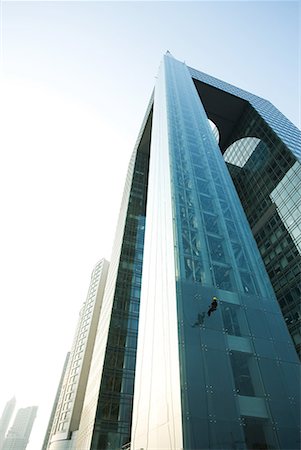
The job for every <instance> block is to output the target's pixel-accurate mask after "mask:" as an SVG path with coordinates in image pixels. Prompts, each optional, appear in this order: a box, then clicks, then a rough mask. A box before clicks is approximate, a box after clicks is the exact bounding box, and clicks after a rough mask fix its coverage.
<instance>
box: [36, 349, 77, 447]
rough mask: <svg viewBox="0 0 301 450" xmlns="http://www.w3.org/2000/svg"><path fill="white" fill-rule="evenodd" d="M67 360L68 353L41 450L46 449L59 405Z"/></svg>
mask: <svg viewBox="0 0 301 450" xmlns="http://www.w3.org/2000/svg"><path fill="white" fill-rule="evenodd" d="M69 358H70V352H68V353H67V355H66V358H65V361H64V365H63V370H62V373H61V377H60V381H59V385H58V387H57V390H56V395H55V399H54V402H53V406H52V410H51V414H50V418H49V422H48V427H47V430H46V433H45V437H44V442H43V446H42V450H46V449H47V447H48V443H49V439H50V434H51V429H52V427H53V421H54V418H55V414H56V411H57V407H58V403H59V400H60V395H61V391H62V388H63V382H64V379H65V375H66V370H67V367H68V361H69Z"/></svg>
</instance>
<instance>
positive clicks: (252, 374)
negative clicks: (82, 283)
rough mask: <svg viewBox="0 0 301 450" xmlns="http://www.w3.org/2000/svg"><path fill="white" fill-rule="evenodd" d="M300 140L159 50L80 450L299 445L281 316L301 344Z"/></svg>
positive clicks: (255, 104)
mask: <svg viewBox="0 0 301 450" xmlns="http://www.w3.org/2000/svg"><path fill="white" fill-rule="evenodd" d="M208 119H209V120H210V121H211V122H212V123H213V124H215V126H216V128H214V126H213V125H212V126H211V125H210V123H209V120H208ZM217 136H218V137H219V139H218V142H219V144H217ZM300 136H301V134H300V131H299V130H298V129H297V128H296V127H295V126H294V125H293V124H292V123H290V121H289V120H288V119H286V118H285V117H284V116H283V115H282V114H281V113H280V112H279V111H278V110H277V109H276V108H275V107H274V106H273V105H271V104H270V103H269V102H268V101H266V100H264V99H261V98H259V97H257V96H255V95H253V94H250V93H248V92H246V91H243V90H241V89H239V88H236V87H234V86H231V85H229V84H227V83H224V82H222V81H220V80H217V79H216V78H214V77H211V76H209V75H206V74H204V73H202V72H199V71H197V70H195V69H192V68H189V67H187V66H186V65H185V64H184V63H182V62H179V61H177V60H175V59H174V58H173V57H172V56H171V55H170V54H169V53H167V54H166V55H165V56H164V59H163V62H162V64H161V67H160V71H159V74H158V77H157V80H156V86H155V89H154V93H153V95H152V97H151V101H150V103H149V105H148V108H147V112H146V115H145V118H144V121H143V124H142V128H141V131H140V133H139V136H138V140H137V143H136V146H135V149H134V152H133V155H132V158H131V161H130V165H129V170H128V175H127V179H126V185H125V190H124V195H123V199H122V205H121V211H120V216H119V221H118V225H117V232H116V239H115V242H114V247H113V252H112V259H111V264H110V268H109V271H108V277H107V282H106V288H105V292H104V298H103V304H102V309H101V313H100V318H99V326H98V329H97V334H96V338H95V346H94V352H93V357H92V361H91V368H90V373H89V377H88V382H87V388H86V393H85V398H84V402H83V409H82V414H81V420H80V423H79V429H78V431H77V443H76V448H77V449H80V450H82V449H85V450H86V449H90V450H108V449H121V448H122V447H123V446H126V447H128V448H131V449H132V450H137V449H143V450H150V449H152V450H154V449H164V450H167V449H169V450H176V449H186V450H188V449H189V450H192V449H194V450H199V449H241V450H247V449H278V450H280V449H298V448H299V446H300V441H299V431H298V428H299V424H300V414H299V412H300V389H299V368H300V365H299V360H298V357H297V353H296V350H295V347H294V344H293V341H292V338H291V336H290V334H289V332H288V328H287V325H288V326H289V327H290V331H291V333H292V336H293V339H294V342H295V344H296V345H299V343H300V334H299V331H298V328H297V327H296V324H297V323H298V320H299V317H300V316H298V311H296V307H297V296H298V293H300V290H299V289H300V286H298V282H299V281H300V278H299V275H300V274H299V272H298V270H299V269H298V263H299V262H300V238H301V233H300V196H299V195H298V183H299V182H300V161H301V148H300ZM231 177H232V178H233V180H232V178H231ZM235 186H236V188H235ZM254 237H255V239H256V240H257V243H256V240H255V239H254ZM262 258H263V259H262ZM268 274H269V275H270V277H269V276H268ZM272 284H273V285H274V289H273V286H272ZM274 290H275V291H276V293H277V295H278V300H279V303H278V301H277V298H276V296H275V292H274ZM279 304H280V305H281V307H283V312H284V314H285V318H286V319H287V315H288V311H290V314H291V316H290V317H293V320H291V321H290V319H289V320H284V317H283V315H282V312H281V309H280V306H279ZM295 313H296V314H295ZM286 323H287V325H286Z"/></svg>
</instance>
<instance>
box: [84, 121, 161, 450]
mask: <svg viewBox="0 0 301 450" xmlns="http://www.w3.org/2000/svg"><path fill="white" fill-rule="evenodd" d="M151 122H152V114H150V116H149V118H148V122H147V124H146V127H145V130H144V133H143V135H142V139H141V142H140V145H139V147H138V150H137V156H136V160H135V165H134V175H133V179H132V185H131V190H130V197H129V204H128V209H127V217H126V222H125V228H124V234H123V241H122V248H121V254H120V259H119V267H118V274H117V280H116V286H115V294H114V301H113V309H112V315H111V321H110V328H109V335H108V340H107V347H106V354H105V360H104V367H103V374H102V379H101V386H100V393H99V398H98V406H97V412H96V418H95V425H94V431H93V437H92V444H91V449H93V450H105V449H120V448H121V447H122V446H123V445H124V444H125V443H128V442H129V441H130V434H131V420H132V419H131V417H132V404H133V389H134V376H135V363H136V349H137V334H138V320H139V302H140V288H141V274H142V260H143V243H144V228H145V213H146V202H147V179H148V166H149V145H150V133H151Z"/></svg>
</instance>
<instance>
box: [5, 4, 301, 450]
mask: <svg viewBox="0 0 301 450" xmlns="http://www.w3.org/2000/svg"><path fill="white" fill-rule="evenodd" d="M0 14H1V17H0V25H1V30H0V44H1V46H0V50H1V60H0V62H1V65H0V81H1V84H0V157H1V165H0V192H1V217H2V218H1V222H0V249H1V251H0V270H1V283H0V299H1V300H0V301H1V303H0V305H1V306H0V343H1V344H0V351H1V371H0V415H1V412H2V408H3V407H4V405H5V403H6V401H8V400H9V399H10V398H11V397H12V396H13V395H15V396H16V398H17V407H18V408H19V407H26V406H30V405H38V406H39V411H38V415H37V419H36V421H35V424H34V428H33V431H32V435H31V439H30V443H29V445H28V450H40V449H41V445H42V441H43V438H44V434H45V431H46V427H47V422H48V418H49V415H50V412H51V407H52V402H53V400H54V397H55V392H56V388H57V384H58V381H59V378H60V373H61V370H62V367H63V363H64V359H65V355H66V353H67V351H68V350H69V349H70V347H71V344H72V339H73V335H74V331H75V326H76V322H77V319H78V313H79V309H80V307H81V305H82V303H83V302H84V301H85V298H86V295H87V291H88V287H89V281H90V275H91V272H92V269H93V267H94V265H95V264H96V263H97V261H98V260H99V259H101V258H102V257H105V258H106V259H108V260H109V259H110V255H111V248H112V243H113V238H114V232H115V228H116V223H117V217H118V212H119V208H120V201H121V196H122V191H123V185H124V181H125V176H126V171H127V165H128V162H129V158H130V155H131V152H132V150H133V147H134V144H135V140H136V137H137V136H138V132H139V128H140V125H141V123H142V119H143V116H144V113H145V110H146V106H147V103H148V100H149V98H150V95H151V92H152V89H153V86H154V83H155V77H156V74H157V71H158V67H159V64H160V61H161V59H162V55H163V54H164V53H165V52H166V51H167V50H169V51H170V52H171V53H172V54H173V56H174V57H175V58H177V59H179V60H181V61H185V62H186V64H187V65H189V66H192V67H194V68H196V69H199V70H201V71H203V72H206V73H208V74H210V75H213V76H216V77H218V78H221V79H222V80H224V81H227V82H229V83H232V84H234V85H237V86H238V87H241V88H243V89H246V90H248V91H250V92H252V93H254V94H257V95H259V96H262V97H264V98H266V99H268V100H270V101H271V102H272V103H273V104H274V105H275V106H276V107H277V108H278V109H280V111H281V112H283V113H284V114H285V115H286V116H287V117H288V118H289V119H290V120H291V121H292V122H293V123H294V124H295V125H297V126H299V127H300V85H301V82H300V81H301V80H300V66H298V64H299V61H300V60H301V58H300V53H301V52H300V22H301V20H300V4H299V2H289V1H277V2H273V1H261V2H254V1H248V2H245V1H240V2H228V1H221V2H217V1H210V2H204V1H195V2H186V1H185V2H180V1H177V2H171V1H160V2H152V1H149V2H142V1H137V2H127V1H122V2H115V1H111V2H103V1H92V2H89V1H77V2H72V1H67V2H62V1H53V2H38V1H32V2H26V1H20V2H16V1H2V2H1V0H0Z"/></svg>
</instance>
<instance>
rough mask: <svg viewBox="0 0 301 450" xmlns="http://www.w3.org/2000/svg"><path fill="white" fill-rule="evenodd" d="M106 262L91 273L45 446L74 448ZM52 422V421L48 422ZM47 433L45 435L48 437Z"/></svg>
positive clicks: (97, 319)
mask: <svg viewBox="0 0 301 450" xmlns="http://www.w3.org/2000/svg"><path fill="white" fill-rule="evenodd" d="M108 266H109V263H108V262H107V261H106V260H105V259H102V260H101V261H99V262H98V263H97V264H96V265H95V267H94V269H93V271H92V275H91V281H90V286H89V290H88V294H87V299H86V301H85V303H84V304H83V306H82V308H81V310H80V314H79V320H78V325H77V329H76V332H75V336H74V340H73V344H72V348H71V351H70V356H69V358H68V363H67V366H66V370H65V373H64V377H63V382H62V386H61V389H60V392H59V398H58V401H57V405H56V408H55V412H54V415H53V419H51V420H50V423H49V428H50V427H51V431H50V433H49V431H48V433H46V436H45V441H47V443H46V442H45V441H44V448H49V449H51V450H61V449H64V450H66V449H68V450H69V449H73V448H76V436H77V430H78V427H79V421H80V418H81V413H82V404H83V399H84V396H85V391H86V384H87V378H88V374H89V369H90V363H91V357H92V352H93V348H94V340H95V334H96V329H97V326H98V322H99V314H100V310H101V306H102V299H103V292H104V287H105V283H106V277H107V272H108ZM51 422H52V423H51ZM47 434H49V435H48V437H47Z"/></svg>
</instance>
